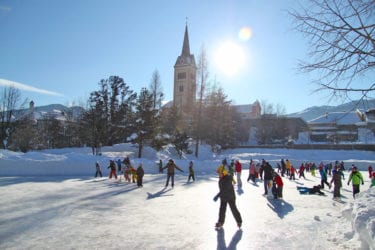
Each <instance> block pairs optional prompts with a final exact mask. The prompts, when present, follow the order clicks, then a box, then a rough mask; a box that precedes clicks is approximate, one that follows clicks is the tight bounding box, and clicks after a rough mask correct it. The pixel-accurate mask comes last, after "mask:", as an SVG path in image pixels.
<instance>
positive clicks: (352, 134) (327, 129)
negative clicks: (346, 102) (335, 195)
mask: <svg viewBox="0 0 375 250" xmlns="http://www.w3.org/2000/svg"><path fill="white" fill-rule="evenodd" d="M374 125H375V123H374V122H373V121H372V120H368V119H367V117H366V115H365V113H363V112H360V111H358V110H357V111H352V112H331V113H326V114H324V115H322V116H320V117H317V118H315V119H313V120H310V121H308V127H309V138H310V141H311V142H330V143H339V142H358V141H362V139H363V138H361V137H363V135H364V133H365V134H368V136H369V137H370V138H371V137H373V136H374V131H375V130H374V128H375V126H374Z"/></svg>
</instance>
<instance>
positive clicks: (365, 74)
mask: <svg viewBox="0 0 375 250" xmlns="http://www.w3.org/2000/svg"><path fill="white" fill-rule="evenodd" d="M306 2H308V3H309V4H304V5H303V6H302V4H301V6H300V8H299V9H298V10H296V9H295V10H293V11H291V12H290V14H291V15H292V17H293V18H294V20H295V21H296V22H295V23H296V25H295V28H296V30H298V31H300V32H302V33H303V34H304V35H306V37H307V38H309V39H310V40H309V47H310V51H309V60H310V61H307V62H305V61H303V62H301V63H300V65H299V68H300V69H301V70H302V72H317V73H319V74H318V75H319V77H318V78H317V79H316V82H317V84H318V86H319V87H318V88H317V89H316V91H320V90H328V91H329V92H330V93H331V94H332V97H333V96H342V97H349V96H350V95H351V94H354V93H360V94H361V95H362V98H363V97H365V96H367V95H369V94H371V93H374V91H375V83H374V77H373V76H374V67H375V40H374V38H375V36H374V35H375V1H374V0H305V1H304V3H306ZM364 82H367V83H366V84H364Z"/></svg>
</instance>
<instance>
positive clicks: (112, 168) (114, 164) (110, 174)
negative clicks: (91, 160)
mask: <svg viewBox="0 0 375 250" xmlns="http://www.w3.org/2000/svg"><path fill="white" fill-rule="evenodd" d="M107 168H110V169H111V170H110V171H111V172H109V179H112V175H114V176H115V179H116V180H117V174H116V163H115V161H114V160H110V161H109V166H108V167H107Z"/></svg>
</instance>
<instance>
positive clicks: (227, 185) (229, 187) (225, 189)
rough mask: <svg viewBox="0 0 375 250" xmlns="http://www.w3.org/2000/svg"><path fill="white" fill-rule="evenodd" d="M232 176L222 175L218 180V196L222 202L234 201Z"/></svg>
mask: <svg viewBox="0 0 375 250" xmlns="http://www.w3.org/2000/svg"><path fill="white" fill-rule="evenodd" d="M232 180H233V176H232V175H230V174H227V175H224V176H223V177H221V178H220V180H219V189H220V192H219V194H218V196H219V197H220V199H221V200H222V201H230V200H235V199H236V196H235V194H234V188H233V184H232Z"/></svg>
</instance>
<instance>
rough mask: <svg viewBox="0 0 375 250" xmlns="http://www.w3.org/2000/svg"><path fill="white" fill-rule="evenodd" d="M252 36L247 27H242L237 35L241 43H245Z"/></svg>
mask: <svg viewBox="0 0 375 250" xmlns="http://www.w3.org/2000/svg"><path fill="white" fill-rule="evenodd" d="M252 35H253V32H252V30H251V29H250V28H249V27H243V28H242V29H241V30H240V32H239V33H238V37H239V38H240V39H241V40H242V41H247V40H249V39H250V38H251V37H252Z"/></svg>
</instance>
